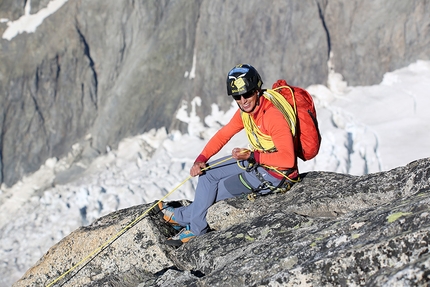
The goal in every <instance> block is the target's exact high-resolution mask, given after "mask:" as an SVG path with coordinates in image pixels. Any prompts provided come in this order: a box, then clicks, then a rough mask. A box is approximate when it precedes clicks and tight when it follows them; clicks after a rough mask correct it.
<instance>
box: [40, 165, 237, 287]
mask: <svg viewBox="0 0 430 287" xmlns="http://www.w3.org/2000/svg"><path fill="white" fill-rule="evenodd" d="M231 158H232V157H229V158H225V159H223V160H220V161H218V162H216V163H214V164H212V165H209V166H207V167H205V168H203V169H202V171H205V170H208V169H210V168H212V167H214V166H216V165H219V164H221V163H223V162H226V161H228V160H230V159H231ZM191 177H192V176H191V175H190V176H188V177H187V178H186V179H185V180H184V181H182V182H181V183H180V184H178V185H177V186H176V187H175V188H174V189H172V190H171V191H170V192H169V193H167V194H166V195H165V196H164V197H162V198H161V199H160V200H158V201H157V202H156V203H154V204H153V205H152V206H150V207H149V208H148V209H147V210H146V211H145V212H143V213H142V214H141V215H139V216H138V217H137V218H136V219H135V220H133V221H132V222H130V223H129V224H128V225H127V226H126V227H124V228H123V229H121V230H120V231H119V232H118V233H117V234H115V235H114V236H112V237H111V238H110V239H108V240H107V241H106V242H105V243H103V244H102V245H100V246H99V247H98V248H97V249H95V250H94V251H93V252H91V253H90V254H88V255H87V256H86V257H85V258H83V259H82V260H81V261H79V262H78V263H76V264H75V265H73V266H72V267H71V268H70V269H69V270H67V271H66V272H64V273H63V274H61V275H60V276H59V277H57V278H56V279H55V280H54V281H52V282H51V283H49V284H48V285H46V287H51V286H53V285H54V284H55V283H57V282H58V281H60V280H61V279H63V278H64V277H65V276H66V275H67V274H69V273H70V272H72V271H73V270H75V269H76V268H77V267H78V266H80V265H82V264H83V263H84V262H86V261H88V262H89V261H90V260H89V259H91V260H92V259H93V258H94V257H96V256H97V255H98V254H100V252H102V251H103V250H104V249H106V248H107V247H108V246H109V245H110V244H112V243H113V242H114V241H115V240H117V239H118V238H119V237H120V236H121V235H123V234H124V233H125V232H127V231H128V230H129V229H130V228H132V227H133V226H135V225H136V224H137V223H138V222H139V221H140V220H142V218H143V217H144V216H145V215H147V214H148V213H149V212H150V211H151V210H152V209H153V208H154V207H156V206H157V205H158V204H159V203H160V202H162V201H163V200H165V199H166V198H167V197H169V196H170V195H171V194H172V193H173V192H174V191H176V190H177V189H178V188H179V187H181V186H182V185H183V184H184V183H185V182H187V181H188V180H189V179H190V178H191ZM88 262H87V263H88ZM78 272H79V270H78ZM76 274H77V273H75V274H74V275H76Z"/></svg>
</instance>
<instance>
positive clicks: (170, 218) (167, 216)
mask: <svg viewBox="0 0 430 287" xmlns="http://www.w3.org/2000/svg"><path fill="white" fill-rule="evenodd" d="M174 210H175V209H174V208H173V207H171V206H169V205H167V204H165V203H164V202H162V201H160V202H159V203H158V204H157V206H155V207H154V211H155V212H156V213H157V214H160V215H162V217H163V219H164V220H165V221H166V222H167V223H169V224H170V225H172V227H173V228H174V229H176V230H177V231H179V230H181V229H182V228H183V226H181V225H180V224H179V223H177V222H176V220H175V213H174ZM160 212H161V213H160Z"/></svg>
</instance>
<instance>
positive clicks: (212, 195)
mask: <svg viewBox="0 0 430 287" xmlns="http://www.w3.org/2000/svg"><path fill="white" fill-rule="evenodd" d="M226 158H227V157H226ZM226 158H221V159H220V160H219V161H222V160H224V159H226ZM216 162H218V161H215V163H216ZM211 164H213V163H209V165H211ZM247 166H248V162H247V161H237V160H235V159H230V160H228V161H225V162H223V163H221V164H219V165H215V166H214V167H212V168H210V169H208V170H206V171H205V173H204V174H202V175H200V176H199V179H198V183H197V187H196V192H195V197H194V201H193V202H192V203H191V204H190V205H188V206H182V207H178V208H175V211H174V214H175V220H176V222H178V223H179V224H180V225H182V226H187V225H189V227H190V229H191V231H192V232H193V233H194V234H195V235H201V234H204V233H206V232H207V231H208V223H207V221H206V214H207V211H208V208H209V207H210V206H211V205H212V204H214V203H215V202H217V201H220V200H224V199H227V198H231V197H235V196H240V195H243V194H248V193H251V192H252V190H251V188H257V187H258V186H260V185H261V181H260V179H258V177H257V175H256V173H255V172H254V171H250V172H247V171H246V167H247ZM257 169H258V172H259V173H260V174H261V176H262V177H263V178H264V180H266V181H269V182H271V183H272V185H274V186H277V185H278V184H279V183H280V181H281V180H280V179H278V178H276V177H274V176H272V175H271V174H269V173H268V172H267V171H266V170H265V169H264V168H262V167H258V168H257ZM261 192H262V193H265V192H270V190H269V189H267V190H262V191H261Z"/></svg>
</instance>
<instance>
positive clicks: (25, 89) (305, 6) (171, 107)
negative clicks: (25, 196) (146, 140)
mask: <svg viewBox="0 0 430 287" xmlns="http://www.w3.org/2000/svg"><path fill="white" fill-rule="evenodd" d="M50 3H51V2H50V1H47V0H45V1H42V0H41V1H35V0H33V1H31V2H30V0H27V1H22V0H21V1H16V0H2V1H0V11H1V12H0V19H2V21H0V33H1V34H2V35H3V38H1V39H0V49H1V53H0V129H1V132H0V170H1V172H0V182H3V183H5V184H6V185H9V186H10V185H12V184H14V183H15V182H17V181H18V180H19V179H20V178H22V176H23V175H25V174H29V173H31V172H34V171H35V170H37V169H38V168H39V167H40V166H41V164H43V163H44V162H45V161H46V159H48V158H51V157H62V156H64V155H65V154H67V152H69V151H70V149H71V147H72V145H73V144H75V143H80V144H81V145H82V146H84V147H85V148H84V149H83V151H82V154H81V157H82V158H88V159H92V158H94V157H95V156H97V155H99V154H103V153H104V152H105V151H106V149H109V148H110V147H115V146H116V145H117V144H118V142H119V141H120V140H121V139H123V138H124V137H127V136H132V135H136V134H140V133H143V132H146V131H149V130H151V129H152V128H160V127H167V128H168V129H169V130H171V129H181V130H184V129H185V128H186V127H185V126H184V124H181V123H180V122H179V121H177V120H175V112H176V111H177V110H178V107H179V106H181V105H182V102H183V101H184V100H185V101H187V102H189V101H190V100H191V99H193V98H195V97H200V98H201V99H202V104H201V107H200V108H199V109H198V111H197V113H198V115H199V116H201V117H202V118H203V116H204V115H207V114H208V112H209V111H210V109H211V104H213V103H216V104H218V105H219V106H221V107H223V108H226V107H228V106H229V105H230V103H231V100H230V99H229V98H228V97H227V96H226V91H225V76H226V74H227V72H228V71H229V70H230V69H231V68H232V67H233V66H234V65H235V64H237V63H243V62H247V63H251V64H252V65H254V66H255V67H256V68H257V70H259V71H260V73H261V75H262V77H263V80H264V82H265V87H270V85H271V83H273V82H274V81H275V80H277V79H278V78H284V79H286V80H287V81H288V82H289V83H291V84H294V85H299V86H304V87H306V86H307V85H311V84H324V83H325V82H326V80H327V75H328V72H329V69H328V66H327V63H328V61H329V60H330V63H331V65H330V69H335V70H336V72H338V73H341V74H342V75H344V77H345V80H346V81H347V82H348V83H349V84H351V85H369V84H375V83H379V82H380V81H381V78H382V75H383V74H384V73H385V72H387V71H392V70H394V69H396V68H400V67H404V66H406V65H407V64H409V63H412V62H415V61H416V60H418V59H421V60H428V59H429V54H428V46H429V45H430V30H429V28H428V27H429V23H430V20H429V19H430V3H429V2H428V1H407V0H402V1H395V2H393V3H390V4H389V5H387V3H386V1H382V0H379V1H371V0H365V1H358V0H357V1H347V2H345V1H340V0H317V1H311V0H306V1H271V2H270V5H269V6H268V5H267V3H265V2H263V1H258V0H241V1H205V0H195V1H167V0H161V1H158V0H152V1H134V0H129V1H114V0H110V1H109V0H103V1H102V0H99V1H94V0H92V1H89V0H82V1H67V2H66V3H65V4H64V5H63V6H62V7H61V8H60V9H59V10H58V11H56V12H55V13H54V14H52V15H50V16H49V17H47V18H45V19H44V21H43V23H41V25H40V26H38V27H37V29H36V31H35V32H34V33H25V32H23V33H19V34H17V35H16V36H14V37H11V38H10V39H9V38H5V36H4V35H5V32H6V31H7V29H8V27H9V25H10V24H11V23H12V22H13V21H17V20H19V19H21V18H22V17H25V16H30V15H38V13H40V14H42V12H43V13H44V12H45V11H46V8H47V7H48V6H49V4H50ZM29 7H31V9H29ZM4 19H6V20H4ZM76 169H77V171H79V167H76Z"/></svg>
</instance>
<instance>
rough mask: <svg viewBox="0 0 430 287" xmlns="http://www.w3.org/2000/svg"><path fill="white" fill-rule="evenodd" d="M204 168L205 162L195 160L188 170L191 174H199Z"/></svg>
mask: <svg viewBox="0 0 430 287" xmlns="http://www.w3.org/2000/svg"><path fill="white" fill-rule="evenodd" d="M204 168H206V163H204V162H195V163H194V164H193V166H192V167H191V170H190V175H191V176H197V175H201V174H202V173H203V171H202V169H204Z"/></svg>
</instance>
